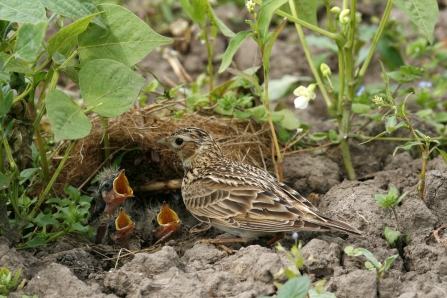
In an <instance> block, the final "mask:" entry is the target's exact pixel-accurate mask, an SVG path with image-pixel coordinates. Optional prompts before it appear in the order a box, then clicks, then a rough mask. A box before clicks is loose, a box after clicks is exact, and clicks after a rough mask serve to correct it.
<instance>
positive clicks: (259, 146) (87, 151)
mask: <svg viewBox="0 0 447 298" xmlns="http://www.w3.org/2000/svg"><path fill="white" fill-rule="evenodd" d="M158 112H159V110H158ZM91 122H92V131H91V133H90V134H89V135H88V136H87V137H85V138H83V139H80V140H78V141H77V144H76V145H75V147H74V148H73V150H72V152H71V154H70V157H69V159H68V160H67V162H66V164H65V166H64V168H63V169H62V171H61V173H60V175H59V177H58V178H57V180H56V182H55V184H54V191H55V193H56V195H62V194H63V189H64V186H65V185H67V184H70V185H72V186H74V187H77V188H79V187H80V186H82V189H84V190H87V189H88V186H89V185H90V181H88V180H91V178H92V177H94V175H95V174H96V172H98V171H99V170H101V169H102V167H101V165H102V164H103V163H104V158H105V157H104V144H103V127H102V124H101V120H100V119H99V117H92V118H91ZM185 126H195V127H199V128H202V129H205V130H207V131H209V132H210V133H211V134H212V135H213V136H214V138H215V139H216V140H217V142H218V143H219V144H220V146H221V147H222V150H223V152H224V154H225V155H226V156H227V157H228V158H230V159H233V160H237V161H243V162H245V163H248V164H251V165H254V166H257V167H259V168H261V169H265V170H268V171H270V172H271V173H273V172H272V170H273V166H272V165H273V163H272V150H271V148H272V147H273V146H272V138H271V134H270V129H269V126H268V124H267V123H263V124H258V123H256V122H255V121H253V120H249V119H248V120H240V119H235V118H233V119H230V118H218V117H210V116H202V115H199V114H185V115H183V116H182V117H181V118H179V119H172V118H171V117H169V116H163V117H157V116H156V115H155V113H154V108H153V107H151V106H148V107H146V108H143V109H132V110H130V111H129V112H126V113H124V114H123V115H121V116H119V117H117V118H111V119H109V124H108V127H107V133H108V135H109V140H110V147H111V152H112V154H113V158H116V157H117V156H120V155H121V154H123V153H124V152H126V151H128V152H126V153H125V155H124V156H123V158H122V161H121V165H120V168H122V169H125V170H126V176H127V177H128V179H129V183H130V185H131V187H132V188H133V189H134V191H137V192H138V191H150V190H160V188H162V187H163V186H165V185H166V183H167V182H169V181H170V183H171V184H173V185H171V188H179V187H180V184H179V183H180V180H179V179H181V178H182V177H183V167H182V163H181V161H180V159H179V158H178V157H177V156H176V155H175V153H174V152H172V151H171V150H170V149H169V148H167V147H165V146H162V145H160V144H158V143H156V142H155V141H156V140H157V139H160V138H162V137H166V136H167V135H169V134H170V133H172V132H174V131H175V130H177V129H178V128H180V127H185ZM135 148H137V149H135ZM130 149H133V150H130ZM63 153H64V152H63V150H60V152H58V156H59V158H61V156H62V155H63ZM113 158H112V159H113ZM56 166H57V165H55V166H54V167H53V169H55V168H56ZM86 182H87V183H86ZM166 188H168V189H169V188H170V187H166Z"/></svg>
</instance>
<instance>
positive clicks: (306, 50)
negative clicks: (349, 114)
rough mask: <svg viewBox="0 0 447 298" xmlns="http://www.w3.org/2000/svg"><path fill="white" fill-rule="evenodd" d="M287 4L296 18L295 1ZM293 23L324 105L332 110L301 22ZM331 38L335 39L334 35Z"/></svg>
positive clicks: (291, 0) (290, 0)
mask: <svg viewBox="0 0 447 298" xmlns="http://www.w3.org/2000/svg"><path fill="white" fill-rule="evenodd" d="M289 6H290V10H291V11H292V14H293V16H290V17H292V18H293V19H295V20H298V18H297V14H296V9H295V3H294V1H293V0H289ZM277 14H279V15H281V14H280V13H279V12H278V11H277ZM287 18H288V19H289V20H291V19H290V18H289V17H287ZM291 21H293V20H291ZM294 23H295V27H296V31H297V33H298V36H299V38H300V41H301V44H302V45H303V50H304V54H305V55H306V58H307V62H308V63H309V67H310V70H311V71H312V74H313V75H314V77H315V80H316V81H317V85H318V88H319V89H320V92H321V94H322V95H323V98H324V100H325V101H326V105H327V107H328V110H329V112H330V111H331V110H332V106H333V104H332V101H331V99H330V97H329V95H328V94H327V92H326V88H324V84H323V81H322V80H321V78H320V75H319V74H318V71H317V68H316V67H315V64H314V62H313V59H312V54H311V53H310V50H309V46H308V45H307V41H306V38H305V37H304V32H303V29H302V28H301V24H300V23H299V22H294ZM304 23H306V22H304ZM306 24H307V23H306ZM316 28H318V27H316ZM310 29H312V28H310ZM312 30H314V29H312ZM314 31H315V30H314ZM326 32H327V31H326ZM331 34H332V33H331ZM332 39H335V37H334V38H332Z"/></svg>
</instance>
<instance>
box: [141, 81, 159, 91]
mask: <svg viewBox="0 0 447 298" xmlns="http://www.w3.org/2000/svg"><path fill="white" fill-rule="evenodd" d="M158 85H159V84H158V81H157V80H153V81H152V82H150V83H149V85H147V86H146V88H144V92H154V91H156V90H157V88H158Z"/></svg>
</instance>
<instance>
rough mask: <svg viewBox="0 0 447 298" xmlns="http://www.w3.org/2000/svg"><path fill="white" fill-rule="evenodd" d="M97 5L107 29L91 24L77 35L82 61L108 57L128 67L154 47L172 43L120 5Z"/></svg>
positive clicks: (83, 62) (84, 62)
mask: <svg viewBox="0 0 447 298" xmlns="http://www.w3.org/2000/svg"><path fill="white" fill-rule="evenodd" d="M98 8H99V9H100V10H101V11H103V13H102V14H101V15H100V16H99V17H100V19H101V21H102V22H103V23H104V24H105V26H106V27H107V28H106V29H103V28H101V27H100V26H98V25H96V24H90V25H89V27H88V28H87V30H85V31H84V32H83V33H82V34H81V35H79V38H78V40H79V49H78V50H79V56H80V58H81V62H82V64H86V63H87V62H88V61H91V60H94V59H111V60H115V61H119V62H121V63H124V64H125V65H127V66H129V67H130V66H132V65H134V64H135V63H138V62H139V61H140V60H141V59H143V58H144V57H145V56H146V55H147V54H149V52H151V51H152V50H153V49H155V48H156V47H159V46H162V45H166V44H170V43H172V42H173V40H172V39H170V38H166V37H164V36H161V35H159V34H158V33H156V32H155V31H153V30H152V29H151V28H150V27H149V26H148V25H147V24H146V23H145V22H144V21H142V20H141V19H140V18H139V17H137V16H136V15H134V14H133V13H132V12H130V11H129V10H127V9H126V8H124V7H122V6H118V5H112V4H101V5H98Z"/></svg>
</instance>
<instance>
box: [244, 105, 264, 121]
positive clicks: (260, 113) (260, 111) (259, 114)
mask: <svg viewBox="0 0 447 298" xmlns="http://www.w3.org/2000/svg"><path fill="white" fill-rule="evenodd" d="M247 111H250V112H251V114H252V115H253V117H255V119H258V120H260V119H267V117H266V111H265V108H264V106H257V107H254V108H250V109H247Z"/></svg>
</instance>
